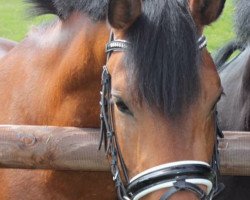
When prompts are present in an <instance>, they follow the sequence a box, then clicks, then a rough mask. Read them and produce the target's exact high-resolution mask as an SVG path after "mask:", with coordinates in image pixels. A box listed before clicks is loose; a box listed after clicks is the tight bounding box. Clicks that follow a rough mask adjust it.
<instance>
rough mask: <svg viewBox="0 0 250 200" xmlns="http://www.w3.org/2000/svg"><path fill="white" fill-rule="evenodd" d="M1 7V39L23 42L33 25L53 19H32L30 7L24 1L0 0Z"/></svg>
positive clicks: (46, 17) (43, 17) (44, 17)
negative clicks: (29, 11)
mask: <svg viewBox="0 0 250 200" xmlns="http://www.w3.org/2000/svg"><path fill="white" fill-rule="evenodd" d="M0 5H1V6H0V37H4V38H8V39H11V40H15V41H20V40H22V39H23V38H24V37H25V35H26V33H27V32H28V30H29V29H30V27H31V26H32V25H37V24H39V23H41V22H43V21H46V20H48V19H49V18H51V17H50V16H42V17H36V18H32V17H30V15H29V14H28V5H27V3H24V2H23V0H0Z"/></svg>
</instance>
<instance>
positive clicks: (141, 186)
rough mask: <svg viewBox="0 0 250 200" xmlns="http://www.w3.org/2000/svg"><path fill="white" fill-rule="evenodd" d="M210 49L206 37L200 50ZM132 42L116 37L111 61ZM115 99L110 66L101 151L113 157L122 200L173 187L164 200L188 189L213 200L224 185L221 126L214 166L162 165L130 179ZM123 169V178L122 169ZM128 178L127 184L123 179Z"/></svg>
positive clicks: (104, 83) (108, 47) (108, 48)
mask: <svg viewBox="0 0 250 200" xmlns="http://www.w3.org/2000/svg"><path fill="white" fill-rule="evenodd" d="M205 46H206V38H205V36H201V37H200V38H199V39H198V47H199V49H200V50H201V49H203V48H204V47H205ZM128 47H129V42H127V41H125V40H114V38H113V34H111V36H110V41H109V43H108V44H107V45H106V53H107V62H108V59H109V57H110V56H111V53H112V52H114V51H126V50H127V49H128ZM110 98H111V76H110V74H109V71H108V67H107V64H106V65H105V66H104V67H103V73H102V91H101V101H100V105H101V114H100V118H101V139H100V145H99V149H100V148H101V145H102V144H104V146H105V150H106V153H107V155H108V156H109V157H110V158H111V163H110V165H111V173H112V175H113V180H114V182H115V185H116V188H117V195H118V199H119V200H138V199H140V198H142V197H144V196H146V195H147V194H150V193H152V192H154V191H157V190H160V189H163V188H169V189H168V191H167V192H166V193H165V194H163V196H162V197H161V198H160V200H167V199H169V198H170V197H171V196H172V195H173V194H175V193H177V192H179V191H183V190H187V191H191V192H193V193H195V194H196V195H197V196H198V197H199V198H200V199H201V200H210V199H212V198H213V197H214V196H215V195H216V194H217V193H219V192H220V191H221V190H222V189H223V185H222V184H218V181H217V174H218V173H219V156H218V148H217V146H218V140H217V137H223V134H222V132H221V131H220V130H219V128H218V126H217V130H216V132H217V135H216V136H217V137H216V141H215V146H214V154H213V158H212V163H211V166H210V165H209V164H207V163H205V162H200V161H180V162H174V163H169V164H164V165H160V166H157V167H154V168H151V169H148V170H146V171H144V172H142V173H140V174H138V175H137V176H135V177H134V178H132V179H131V180H130V179H129V177H128V173H127V168H126V165H125V162H124V160H123V157H122V154H121V151H120V149H119V145H118V143H117V140H116V135H115V131H114V126H113V119H112V105H111V102H110ZM118 166H120V168H121V172H122V175H121V173H120V170H119V167H118ZM122 176H123V178H124V179H125V183H124V182H123V180H122ZM197 185H205V186H207V191H204V190H202V189H201V188H200V187H199V186H197Z"/></svg>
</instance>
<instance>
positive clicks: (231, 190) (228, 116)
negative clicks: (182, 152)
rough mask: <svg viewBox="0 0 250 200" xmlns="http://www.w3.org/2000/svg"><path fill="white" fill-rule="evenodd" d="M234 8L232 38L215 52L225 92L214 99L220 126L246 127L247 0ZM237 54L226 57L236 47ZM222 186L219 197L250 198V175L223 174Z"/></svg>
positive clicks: (249, 102)
mask: <svg viewBox="0 0 250 200" xmlns="http://www.w3.org/2000/svg"><path fill="white" fill-rule="evenodd" d="M235 5H236V10H235V11H236V12H235V31H236V36H237V37H236V38H235V39H234V40H233V41H231V42H229V43H228V44H227V45H225V46H224V47H223V48H221V49H220V50H219V51H218V53H217V55H216V56H215V62H216V64H217V66H218V70H219V74H220V78H221V82H222V86H223V88H224V93H225V95H222V98H221V100H220V102H219V103H218V117H219V125H220V127H221V129H222V130H230V131H250V21H249V16H250V2H249V1H248V0H237V1H236V4H235ZM236 50H239V52H240V53H239V54H238V55H237V56H236V57H234V58H233V59H231V60H230V61H227V59H228V58H229V57H230V56H231V55H232V54H233V53H234V52H235V51H236ZM222 181H223V182H224V183H225V185H226V190H225V192H224V193H223V195H222V196H221V198H219V199H223V200H227V199H230V200H238V199H240V200H248V199H250V191H249V187H250V178H249V177H239V176H234V177H230V176H227V177H226V176H224V177H223V178H222Z"/></svg>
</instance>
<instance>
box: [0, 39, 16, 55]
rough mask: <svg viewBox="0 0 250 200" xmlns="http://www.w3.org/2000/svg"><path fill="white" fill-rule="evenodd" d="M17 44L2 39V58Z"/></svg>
mask: <svg viewBox="0 0 250 200" xmlns="http://www.w3.org/2000/svg"><path fill="white" fill-rule="evenodd" d="M17 44H18V43H17V42H14V41H11V40H7V39H5V38H0V58H1V57H3V56H4V55H5V54H7V53H8V52H9V51H10V50H11V49H13V48H14V47H15V46H16V45H17Z"/></svg>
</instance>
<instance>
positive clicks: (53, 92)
mask: <svg viewBox="0 0 250 200" xmlns="http://www.w3.org/2000/svg"><path fill="white" fill-rule="evenodd" d="M108 32H109V30H108V28H107V26H106V23H105V22H93V21H91V20H90V19H89V18H87V17H86V16H83V15H80V14H78V15H77V14H73V15H72V16H71V17H69V19H68V20H66V21H64V22H62V21H57V22H56V23H55V24H54V25H52V26H49V27H47V28H37V29H33V30H32V31H31V32H30V33H29V35H28V36H27V38H26V39H25V40H24V41H23V42H22V43H21V44H20V45H18V48H15V51H12V53H11V55H10V56H8V57H6V59H5V60H4V62H2V63H0V66H1V70H2V71H4V72H3V73H2V75H1V74H0V78H1V79H3V83H4V80H5V79H6V81H8V82H9V83H10V84H8V85H6V84H2V83H0V91H2V92H3V91H4V95H3V97H0V101H2V102H6V104H5V107H3V106H2V107H3V108H1V106H0V108H1V110H2V112H3V114H2V116H1V115H0V122H1V123H18V124H21V123H22V124H42V125H43V124H46V125H60V126H81V127H97V126H99V103H98V102H99V90H100V83H101V70H102V66H103V65H104V64H105V59H106V57H105V51H104V49H105V44H106V42H107V40H108V37H109V33H108ZM3 74H4V75H3ZM3 76H4V77H3ZM14 77H15V80H13V81H12V82H11V80H12V79H14ZM10 86H11V87H10ZM7 100H8V101H7Z"/></svg>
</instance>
